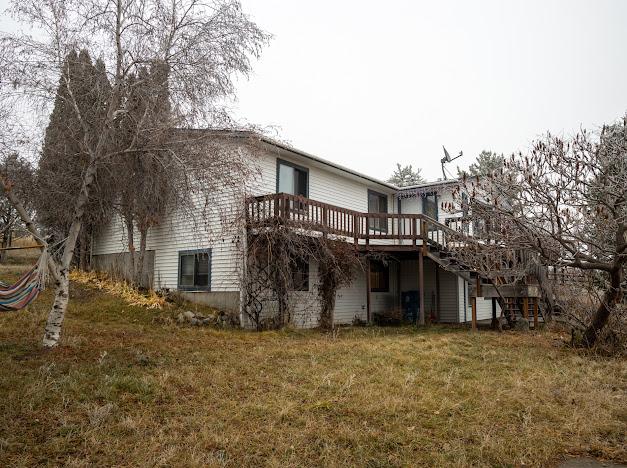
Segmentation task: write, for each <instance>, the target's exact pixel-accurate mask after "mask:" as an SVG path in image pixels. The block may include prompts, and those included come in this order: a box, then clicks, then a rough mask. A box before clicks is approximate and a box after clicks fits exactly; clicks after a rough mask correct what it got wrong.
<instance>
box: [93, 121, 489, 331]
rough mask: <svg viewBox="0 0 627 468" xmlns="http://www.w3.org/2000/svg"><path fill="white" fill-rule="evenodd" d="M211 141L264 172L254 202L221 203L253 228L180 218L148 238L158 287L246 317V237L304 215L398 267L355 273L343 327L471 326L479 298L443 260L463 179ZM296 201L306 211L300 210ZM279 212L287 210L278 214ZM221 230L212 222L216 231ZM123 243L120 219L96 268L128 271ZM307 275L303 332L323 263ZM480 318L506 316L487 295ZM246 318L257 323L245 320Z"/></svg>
mask: <svg viewBox="0 0 627 468" xmlns="http://www.w3.org/2000/svg"><path fill="white" fill-rule="evenodd" d="M210 133H211V134H212V138H214V139H219V140H220V141H224V144H228V145H231V146H232V147H233V148H236V149H238V150H240V151H245V152H246V154H248V155H249V157H250V162H251V164H253V165H254V166H255V167H256V171H255V175H254V176H251V177H252V179H254V180H251V181H250V184H249V186H248V187H247V189H246V190H247V191H248V193H247V194H246V195H247V198H246V200H244V197H243V196H242V194H236V193H233V192H227V191H225V194H224V196H223V197H222V198H221V199H222V200H223V201H222V203H223V204H224V207H225V208H226V209H227V210H226V211H229V210H230V211H231V212H233V213H237V212H242V213H243V212H246V213H247V215H248V216H247V219H248V223H247V225H246V226H247V227H248V230H247V231H246V230H244V229H240V228H234V229H231V230H228V229H227V230H225V231H224V232H222V233H221V235H219V236H215V235H214V236H208V235H206V234H204V233H203V232H202V231H200V232H199V231H198V230H197V229H192V227H191V225H190V224H189V223H188V222H186V221H185V219H182V218H181V217H180V216H178V215H177V213H173V214H172V216H171V218H170V219H169V221H168V222H166V223H163V224H162V225H160V226H158V227H155V228H152V229H151V230H150V232H149V234H148V239H147V249H148V255H147V256H146V262H147V264H146V266H145V269H144V270H145V271H146V272H147V274H148V279H147V280H148V282H149V283H150V285H152V286H153V287H155V288H156V289H169V290H178V291H179V292H180V294H181V295H182V296H184V297H185V298H187V299H189V300H191V301H195V302H199V303H205V304H208V305H212V306H215V307H218V308H221V309H225V310H230V311H234V312H237V311H240V303H241V293H242V291H241V289H242V288H241V287H240V284H241V280H240V278H241V272H242V268H243V256H242V254H241V243H242V241H243V237H245V236H246V235H248V234H250V233H251V232H254V229H255V227H254V223H255V222H256V221H261V220H263V218H264V217H267V216H279V215H280V216H284V215H285V216H287V218H290V216H292V217H293V216H306V217H307V219H308V220H310V221H312V223H313V224H312V229H313V230H314V231H315V229H316V228H315V222H318V223H322V222H324V223H325V226H327V227H328V228H329V229H330V230H331V231H332V232H335V234H337V236H338V239H339V241H343V242H350V243H352V244H353V245H354V246H355V248H356V250H357V251H358V252H369V251H372V252H382V253H384V254H385V255H386V256H387V257H388V258H389V259H390V261H387V262H380V261H368V267H367V269H365V270H360V271H356V272H355V278H354V280H353V281H352V283H351V284H350V285H349V286H347V287H345V288H341V289H340V290H339V291H338V292H337V296H336V302H335V310H334V322H335V323H336V324H351V323H354V322H358V321H359V322H367V321H372V320H374V319H375V318H376V317H377V316H378V315H382V314H386V313H388V312H390V311H397V313H399V314H402V315H403V317H404V318H405V319H407V320H412V321H413V320H419V317H420V315H421V314H420V313H419V310H422V311H424V312H425V314H424V316H423V319H426V320H431V321H436V322H445V323H466V322H470V321H471V318H472V308H471V303H472V301H471V296H472V295H473V293H474V291H475V287H474V286H473V284H474V283H473V279H472V277H471V274H470V273H469V272H467V271H466V272H464V271H460V270H459V269H456V268H455V267H454V265H451V264H450V262H449V263H447V261H446V259H443V258H441V257H440V256H439V255H438V248H439V247H438V246H442V245H443V244H441V243H442V242H444V241H445V237H446V235H447V232H448V231H447V229H451V226H452V225H454V226H458V225H460V224H459V223H461V222H462V221H460V217H461V215H462V213H461V212H460V213H450V212H447V211H445V210H443V209H441V206H442V204H443V202H453V201H454V197H453V191H454V190H455V188H456V187H457V185H458V184H459V182H458V181H456V180H447V181H437V182H431V183H426V184H421V185H418V186H413V187H404V188H399V187H396V186H394V185H391V184H389V183H387V182H384V181H381V180H378V179H376V178H373V177H370V176H367V175H365V174H361V173H358V172H356V171H354V170H352V169H350V168H346V167H343V166H341V165H339V164H336V163H333V162H331V161H327V160H324V159H322V158H319V157H317V156H314V155H311V154H308V153H306V152H304V151H301V150H298V149H296V148H293V147H291V146H289V145H286V144H284V143H281V142H278V141H275V140H272V139H270V138H267V137H265V136H262V135H258V134H255V133H252V132H243V131H242V132H233V131H223V132H220V131H212V132H210ZM281 201H284V203H279V202H281ZM294 203H300V204H301V205H299V209H298V210H295V209H294V206H295V205H294ZM280 206H282V207H284V209H285V210H288V211H289V212H287V213H285V212H279V208H278V207H280ZM273 210H274V211H273ZM314 221H315V222H314ZM220 222H222V221H220V220H219V218H218V217H214V218H212V219H211V220H210V221H209V224H211V223H214V224H215V223H220ZM246 226H244V227H245V228H246ZM447 226H448V228H447ZM125 236H126V234H125V229H124V227H123V225H122V223H121V222H120V221H119V220H115V219H114V220H112V222H111V223H110V224H109V225H108V226H107V227H106V229H104V230H103V231H102V232H101V233H100V234H99V235H98V236H97V237H96V238H95V239H94V242H93V247H92V256H93V257H92V259H93V263H92V264H93V265H95V267H96V268H100V269H105V270H110V271H111V270H116V269H117V270H118V271H121V270H123V269H124V268H123V265H124V264H125V262H126V261H127V260H125V258H127V256H128V253H127V245H126V238H125ZM121 265H122V266H121ZM301 270H302V271H299V272H295V275H298V277H299V278H300V282H299V287H298V288H297V289H298V290H295V291H293V292H292V294H293V295H294V298H295V301H294V302H295V304H296V305H295V313H294V315H293V321H294V324H295V325H296V326H300V327H313V326H316V325H317V324H318V315H317V314H318V312H317V311H316V307H315V305H311V306H306V303H307V302H308V301H311V296H312V292H313V291H315V290H316V287H317V275H316V272H317V265H316V264H315V263H314V262H305V263H304V264H303V265H302V268H301ZM421 306H422V307H421ZM497 309H498V310H497ZM475 311H476V319H477V320H481V319H488V318H490V317H492V316H493V314H494V313H500V308H499V306H498V304H496V301H495V300H493V298H486V299H483V298H481V297H479V298H478V299H477V300H476V309H475ZM241 320H242V323H243V324H244V325H250V324H249V323H248V320H247V319H246V317H245V316H244V315H243V314H242V317H241Z"/></svg>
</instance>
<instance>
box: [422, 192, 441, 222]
mask: <svg viewBox="0 0 627 468" xmlns="http://www.w3.org/2000/svg"><path fill="white" fill-rule="evenodd" d="M422 213H423V214H424V215H426V216H428V217H429V218H431V219H434V220H436V221H437V220H438V195H437V194H436V193H427V194H425V195H424V196H423V197H422Z"/></svg>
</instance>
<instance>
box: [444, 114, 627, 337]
mask: <svg viewBox="0 0 627 468" xmlns="http://www.w3.org/2000/svg"><path fill="white" fill-rule="evenodd" d="M464 185H465V191H466V192H468V193H469V194H470V196H471V200H474V201H475V202H474V203H473V204H472V211H471V218H472V221H473V225H474V227H475V232H474V234H475V237H478V238H479V239H480V241H479V242H476V243H473V244H472V245H473V246H475V247H476V248H474V249H472V248H467V246H466V244H465V243H464V242H463V241H461V240H460V242H459V243H458V246H459V248H457V249H455V250H456V252H457V255H458V256H461V257H463V262H464V263H466V264H469V265H470V266H471V267H472V268H473V269H478V271H483V272H484V273H485V274H486V275H489V274H490V271H496V270H499V269H500V270H508V271H509V272H510V274H511V275H512V278H511V279H512V280H513V279H515V278H514V277H516V276H524V275H527V274H529V273H530V271H531V270H533V269H534V268H536V270H537V267H538V266H542V267H544V268H545V271H546V269H547V268H548V269H551V270H555V269H561V268H567V269H570V270H571V271H573V270H574V271H580V272H584V273H586V274H593V275H595V277H596V278H597V279H598V282H597V286H598V287H599V288H600V289H601V290H602V295H601V297H600V298H599V304H598V307H597V309H596V311H595V313H594V314H593V315H592V317H591V319H590V321H589V323H587V324H586V328H585V330H583V334H582V344H583V345H585V346H592V345H593V344H594V343H595V342H596V340H597V337H598V335H599V333H600V331H601V330H602V329H603V327H604V326H605V324H606V323H607V322H608V319H609V318H610V315H611V314H612V313H614V311H616V310H617V305H618V304H619V303H620V301H621V300H622V298H623V295H624V293H625V289H626V284H625V270H626V265H627V118H626V119H623V120H622V121H621V122H618V123H616V124H613V125H609V126H606V127H604V128H603V129H602V131H601V132H600V134H598V135H597V136H595V135H593V134H591V133H589V132H587V131H581V132H580V133H578V134H577V135H575V136H574V137H573V138H571V139H569V140H564V139H562V138H560V137H556V136H553V135H547V136H546V138H544V139H542V140H540V141H538V142H536V143H535V144H534V145H533V148H532V150H531V152H530V153H529V154H527V155H522V154H518V155H513V156H512V157H511V158H510V159H509V160H507V161H506V162H505V164H504V167H503V168H502V169H500V170H497V171H495V172H492V173H491V174H489V175H487V176H486V177H483V178H480V177H474V178H466V179H465V184H464ZM480 201H481V202H480ZM473 253H474V255H473ZM532 262H533V263H535V265H536V266H535V267H534V264H533V263H532Z"/></svg>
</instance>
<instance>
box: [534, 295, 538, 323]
mask: <svg viewBox="0 0 627 468" xmlns="http://www.w3.org/2000/svg"><path fill="white" fill-rule="evenodd" d="M534 299H535V300H534V303H533V329H534V330H537V329H538V298H537V297H536V298H534Z"/></svg>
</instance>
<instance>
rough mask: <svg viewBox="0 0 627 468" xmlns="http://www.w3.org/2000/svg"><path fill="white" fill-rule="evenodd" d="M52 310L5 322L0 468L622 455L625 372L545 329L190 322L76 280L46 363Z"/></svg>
mask: <svg viewBox="0 0 627 468" xmlns="http://www.w3.org/2000/svg"><path fill="white" fill-rule="evenodd" d="M17 268H18V267H3V269H2V270H1V271H0V273H1V274H2V278H3V279H5V278H7V277H10V276H11V275H13V277H15V275H17ZM50 300H51V295H50V292H46V294H45V295H44V297H43V298H40V299H39V300H38V301H37V303H36V304H34V305H33V306H31V307H30V309H29V310H27V311H23V312H19V313H0V466H23V465H35V464H44V465H46V464H48V465H57V464H68V465H77V466H81V465H92V464H98V465H126V466H133V465H134V466H152V465H169V466H190V465H192V466H200V465H202V466H207V465H209V466H212V465H216V466H219V465H227V466H259V465H262V466H285V465H290V466H294V465H307V466H321V465H325V466H328V465H330V466H346V465H353V466H373V467H375V466H408V465H412V466H416V465H436V466H467V465H474V466H521V465H535V466H547V465H549V466H551V465H552V464H555V463H556V462H557V461H558V460H560V459H561V458H563V457H564V456H565V455H566V454H588V455H592V456H595V457H600V458H606V459H614V460H623V461H625V460H626V459H627V451H626V450H625V431H626V428H627V408H626V405H627V366H626V365H625V361H624V360H619V359H608V358H601V357H589V356H586V355H584V354H582V353H580V352H578V351H574V350H571V349H568V348H565V347H563V346H562V345H561V343H560V339H559V336H557V335H555V334H550V333H547V332H545V333H539V334H535V335H534V334H514V333H503V334H498V333H493V332H480V333H474V334H473V333H471V332H469V331H467V330H455V329H447V328H440V327H431V328H429V329H425V330H414V329H411V328H349V329H341V330H340V332H339V334H338V335H337V336H335V337H334V336H331V335H326V334H321V333H320V332H317V331H286V332H266V333H254V332H246V331H239V330H235V331H233V330H216V329H211V328H195V327H190V326H180V325H177V324H176V323H175V322H174V321H173V320H172V318H173V317H175V316H176V314H177V312H178V311H175V310H166V311H152V310H146V309H142V308H139V307H132V306H128V305H126V304H125V303H124V302H123V301H122V300H121V299H119V298H116V297H114V296H110V295H107V294H105V293H102V292H100V291H97V290H93V289H89V288H85V287H79V286H77V285H74V286H73V289H72V302H71V306H70V310H69V313H68V317H67V319H66V326H65V330H64V339H63V344H62V346H60V347H59V348H58V349H56V350H54V351H51V352H42V351H41V350H40V347H39V344H40V340H41V337H42V331H43V327H44V321H45V314H46V309H47V307H48V306H49V304H50Z"/></svg>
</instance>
